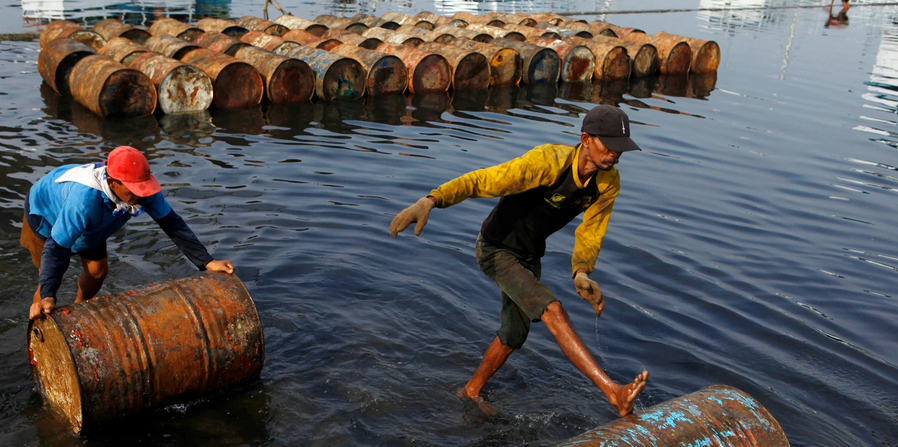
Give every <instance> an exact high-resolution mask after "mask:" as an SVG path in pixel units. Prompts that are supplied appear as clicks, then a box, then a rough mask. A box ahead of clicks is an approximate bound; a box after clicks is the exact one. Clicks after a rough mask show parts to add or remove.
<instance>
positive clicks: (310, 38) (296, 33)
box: [241, 29, 358, 51]
mask: <svg viewBox="0 0 898 447" xmlns="http://www.w3.org/2000/svg"><path fill="white" fill-rule="evenodd" d="M330 31H331V30H328V32H330ZM340 31H341V32H343V33H346V34H349V35H352V36H358V34H353V33H350V32H349V31H346V30H340ZM326 35H327V32H326V33H324V34H323V35H322V36H316V35H314V34H312V33H310V32H308V31H303V30H301V29H294V30H290V31H287V32H286V33H284V35H283V36H281V39H284V40H288V41H290V42H296V43H298V44H300V45H304V46H307V47H317V46H318V44H319V43H321V41H322V40H324V39H330V37H323V36H326ZM244 37H246V36H244ZM248 39H252V40H254V41H255V40H261V39H262V37H260V36H256V35H255V34H253V36H251V37H249V38H248ZM241 40H243V41H244V42H246V41H247V40H246V39H241ZM269 42H270V41H269ZM253 45H255V44H253ZM262 47H263V48H264V47H265V45H262ZM266 49H267V48H266ZM268 51H271V49H268Z"/></svg>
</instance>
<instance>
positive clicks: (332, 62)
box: [275, 45, 368, 101]
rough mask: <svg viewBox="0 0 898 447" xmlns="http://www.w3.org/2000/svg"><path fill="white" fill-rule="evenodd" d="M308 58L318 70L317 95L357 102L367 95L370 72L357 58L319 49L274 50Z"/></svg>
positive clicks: (329, 99)
mask: <svg viewBox="0 0 898 447" xmlns="http://www.w3.org/2000/svg"><path fill="white" fill-rule="evenodd" d="M275 53H276V54H280V55H281V56H285V57H293V58H296V59H299V60H301V61H305V62H306V63H307V64H309V66H310V67H311V68H312V71H313V72H315V94H317V95H318V99H321V100H324V101H355V100H356V99H359V98H361V97H362V95H364V94H365V84H366V83H367V75H368V74H367V72H366V71H365V68H364V67H362V64H360V63H359V62H358V61H356V60H355V59H351V58H348V57H345V56H341V55H339V54H335V53H331V52H328V51H324V50H319V49H317V48H310V47H305V46H298V47H297V48H293V49H287V48H284V46H283V45H282V46H281V47H278V49H277V50H276V52H275Z"/></svg>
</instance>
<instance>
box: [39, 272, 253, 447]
mask: <svg viewBox="0 0 898 447" xmlns="http://www.w3.org/2000/svg"><path fill="white" fill-rule="evenodd" d="M41 340H43V341H41ZM27 345H28V346H27V349H28V352H29V353H31V355H33V359H34V361H33V362H32V366H31V371H32V374H33V376H34V378H35V382H36V383H37V384H38V389H39V390H40V391H41V394H43V395H44V398H45V400H46V401H48V402H49V403H50V404H51V405H50V406H51V407H55V408H59V409H60V410H63V411H64V412H63V416H64V417H65V418H66V419H67V420H69V421H70V423H71V424H72V431H73V432H75V433H78V432H80V431H81V429H82V428H89V427H90V426H92V425H94V424H95V423H97V422H101V421H104V420H111V419H116V418H119V417H122V416H128V415H132V414H136V413H139V412H141V411H145V410H149V409H152V408H157V407H160V406H162V405H165V404H168V403H171V402H172V401H174V400H176V399H178V398H193V397H196V396H198V395H201V394H205V393H208V392H211V391H214V390H216V389H219V388H221V387H224V386H227V385H231V384H234V383H237V382H240V381H243V380H246V379H251V378H255V377H258V376H259V374H260V373H261V371H262V365H263V363H264V359H265V341H264V335H263V332H262V324H261V321H260V319H259V313H258V311H257V310H256V306H255V303H253V300H252V297H251V296H250V294H249V292H248V291H247V290H246V287H245V286H244V285H243V283H241V282H240V280H239V279H238V278H237V277H236V276H232V275H226V274H222V273H213V274H207V275H203V276H198V277H193V278H186V279H180V280H176V281H170V282H165V283H160V284H155V285H152V286H148V287H144V288H141V289H138V290H136V291H133V292H126V293H125V294H122V295H114V296H104V297H98V298H95V299H92V300H90V301H86V302H83V303H77V304H73V305H69V306H64V307H61V308H58V309H57V310H56V311H55V312H53V313H52V314H51V315H50V316H48V317H46V318H42V319H40V320H35V321H33V322H31V323H30V324H29V330H28V341H27ZM34 363H36V364H34ZM53 377H58V378H59V380H56V379H52V378H53ZM54 382H58V383H54ZM55 403H60V404H61V405H59V404H55Z"/></svg>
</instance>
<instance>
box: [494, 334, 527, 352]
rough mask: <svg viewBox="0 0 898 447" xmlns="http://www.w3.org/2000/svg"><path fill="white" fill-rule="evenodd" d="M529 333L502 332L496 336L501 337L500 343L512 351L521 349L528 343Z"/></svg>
mask: <svg viewBox="0 0 898 447" xmlns="http://www.w3.org/2000/svg"><path fill="white" fill-rule="evenodd" d="M527 333H528V332H527V331H502V330H500V331H499V332H498V333H497V334H496V335H497V336H498V337H499V343H502V346H505V347H508V348H511V349H521V347H523V346H524V342H525V341H527Z"/></svg>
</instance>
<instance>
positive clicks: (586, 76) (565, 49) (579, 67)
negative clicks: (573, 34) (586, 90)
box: [527, 37, 596, 82]
mask: <svg viewBox="0 0 898 447" xmlns="http://www.w3.org/2000/svg"><path fill="white" fill-rule="evenodd" d="M527 41H528V42H530V43H535V44H537V45H539V46H541V47H546V48H551V49H553V50H555V52H556V53H558V57H559V58H560V59H561V71H560V74H559V76H558V80H559V81H561V82H588V81H591V80H592V77H593V74H594V73H595V71H596V57H595V55H593V54H592V51H590V49H589V48H587V47H586V46H584V45H579V44H575V43H570V42H565V41H563V40H557V39H553V38H551V37H531V38H529V39H527Z"/></svg>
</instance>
